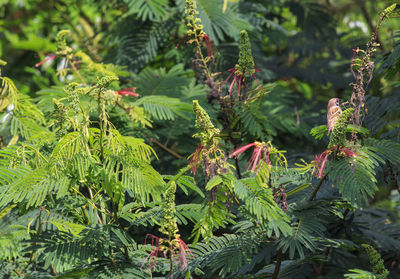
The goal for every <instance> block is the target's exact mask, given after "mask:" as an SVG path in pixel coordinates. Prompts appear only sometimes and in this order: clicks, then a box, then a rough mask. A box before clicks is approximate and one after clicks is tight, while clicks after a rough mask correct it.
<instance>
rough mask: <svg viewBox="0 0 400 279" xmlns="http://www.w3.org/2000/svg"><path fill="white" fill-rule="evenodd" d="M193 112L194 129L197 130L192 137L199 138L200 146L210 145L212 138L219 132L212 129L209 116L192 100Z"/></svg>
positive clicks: (216, 129)
mask: <svg viewBox="0 0 400 279" xmlns="http://www.w3.org/2000/svg"><path fill="white" fill-rule="evenodd" d="M193 111H194V113H195V114H196V128H197V130H198V132H197V133H196V134H194V135H193V137H195V138H199V139H200V141H201V144H202V146H207V145H212V143H213V140H214V137H215V136H216V135H218V134H219V133H220V130H219V129H218V128H215V127H214V125H213V124H212V122H211V120H210V116H209V115H208V114H207V112H206V111H205V110H204V109H203V108H202V107H201V106H200V105H199V102H198V101H197V100H193Z"/></svg>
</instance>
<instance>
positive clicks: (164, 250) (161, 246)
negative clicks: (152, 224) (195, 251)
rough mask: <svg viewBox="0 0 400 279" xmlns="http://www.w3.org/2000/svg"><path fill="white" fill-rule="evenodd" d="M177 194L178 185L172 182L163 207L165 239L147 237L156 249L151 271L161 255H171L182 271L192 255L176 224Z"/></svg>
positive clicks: (152, 253)
mask: <svg viewBox="0 0 400 279" xmlns="http://www.w3.org/2000/svg"><path fill="white" fill-rule="evenodd" d="M175 192H176V183H175V182H171V183H170V184H169V187H168V188H167V190H166V192H165V203H164V204H163V207H162V210H163V219H162V222H161V227H160V229H159V231H160V233H162V234H163V235H164V237H163V238H161V237H157V236H155V235H151V234H147V235H146V240H147V239H148V238H150V239H151V245H152V246H154V247H155V248H154V249H153V250H152V251H151V253H150V255H149V269H152V268H153V267H154V266H155V265H156V263H157V258H158V255H159V254H160V253H161V254H162V255H163V256H164V257H165V258H166V257H167V255H169V257H170V260H171V261H173V262H176V264H177V265H178V266H180V268H181V269H182V270H183V269H184V268H186V266H187V255H188V254H189V255H190V254H191V252H190V249H189V247H188V246H187V245H186V243H185V242H184V241H183V240H182V239H181V238H180V235H179V233H178V225H177V224H176V217H175V214H176V209H175ZM170 272H172V270H170Z"/></svg>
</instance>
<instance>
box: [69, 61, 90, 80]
mask: <svg viewBox="0 0 400 279" xmlns="http://www.w3.org/2000/svg"><path fill="white" fill-rule="evenodd" d="M67 60H68V62H69V64H71V67H72V69H73V70H74V72H75V74H76V75H77V76H78V77H79V79H80V80H81V81H82V84H83V85H85V86H86V82H85V80H84V79H83V77H82V76H81V74H80V73H79V71H78V69H77V68H76V67H75V65H74V62H73V61H72V60H71V59H69V58H67Z"/></svg>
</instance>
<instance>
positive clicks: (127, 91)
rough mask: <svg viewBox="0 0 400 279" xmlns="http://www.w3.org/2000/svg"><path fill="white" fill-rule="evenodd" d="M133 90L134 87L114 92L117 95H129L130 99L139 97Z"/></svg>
mask: <svg viewBox="0 0 400 279" xmlns="http://www.w3.org/2000/svg"><path fill="white" fill-rule="evenodd" d="M135 90H136V87H129V88H124V89H121V90H119V91H116V92H117V94H118V95H122V96H125V95H129V96H132V97H139V96H140V95H139V94H138V93H136V92H135Z"/></svg>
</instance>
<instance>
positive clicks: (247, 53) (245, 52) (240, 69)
mask: <svg viewBox="0 0 400 279" xmlns="http://www.w3.org/2000/svg"><path fill="white" fill-rule="evenodd" d="M228 72H230V75H229V76H228V78H227V79H226V80H225V82H227V81H228V80H229V79H230V78H231V76H232V75H233V80H232V82H231V84H230V86H229V90H228V91H229V96H230V95H231V93H232V89H233V86H234V85H235V84H237V94H238V96H240V90H241V87H242V85H244V83H245V81H246V78H249V77H250V78H253V79H254V80H255V81H256V82H257V84H258V86H259V88H261V86H260V84H259V82H258V80H257V78H256V76H255V73H256V72H257V70H256V68H255V64H254V59H253V55H252V53H251V44H250V39H249V35H248V34H247V32H246V31H245V30H242V31H241V32H240V44H239V59H238V63H237V64H236V66H235V68H232V69H229V70H228Z"/></svg>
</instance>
